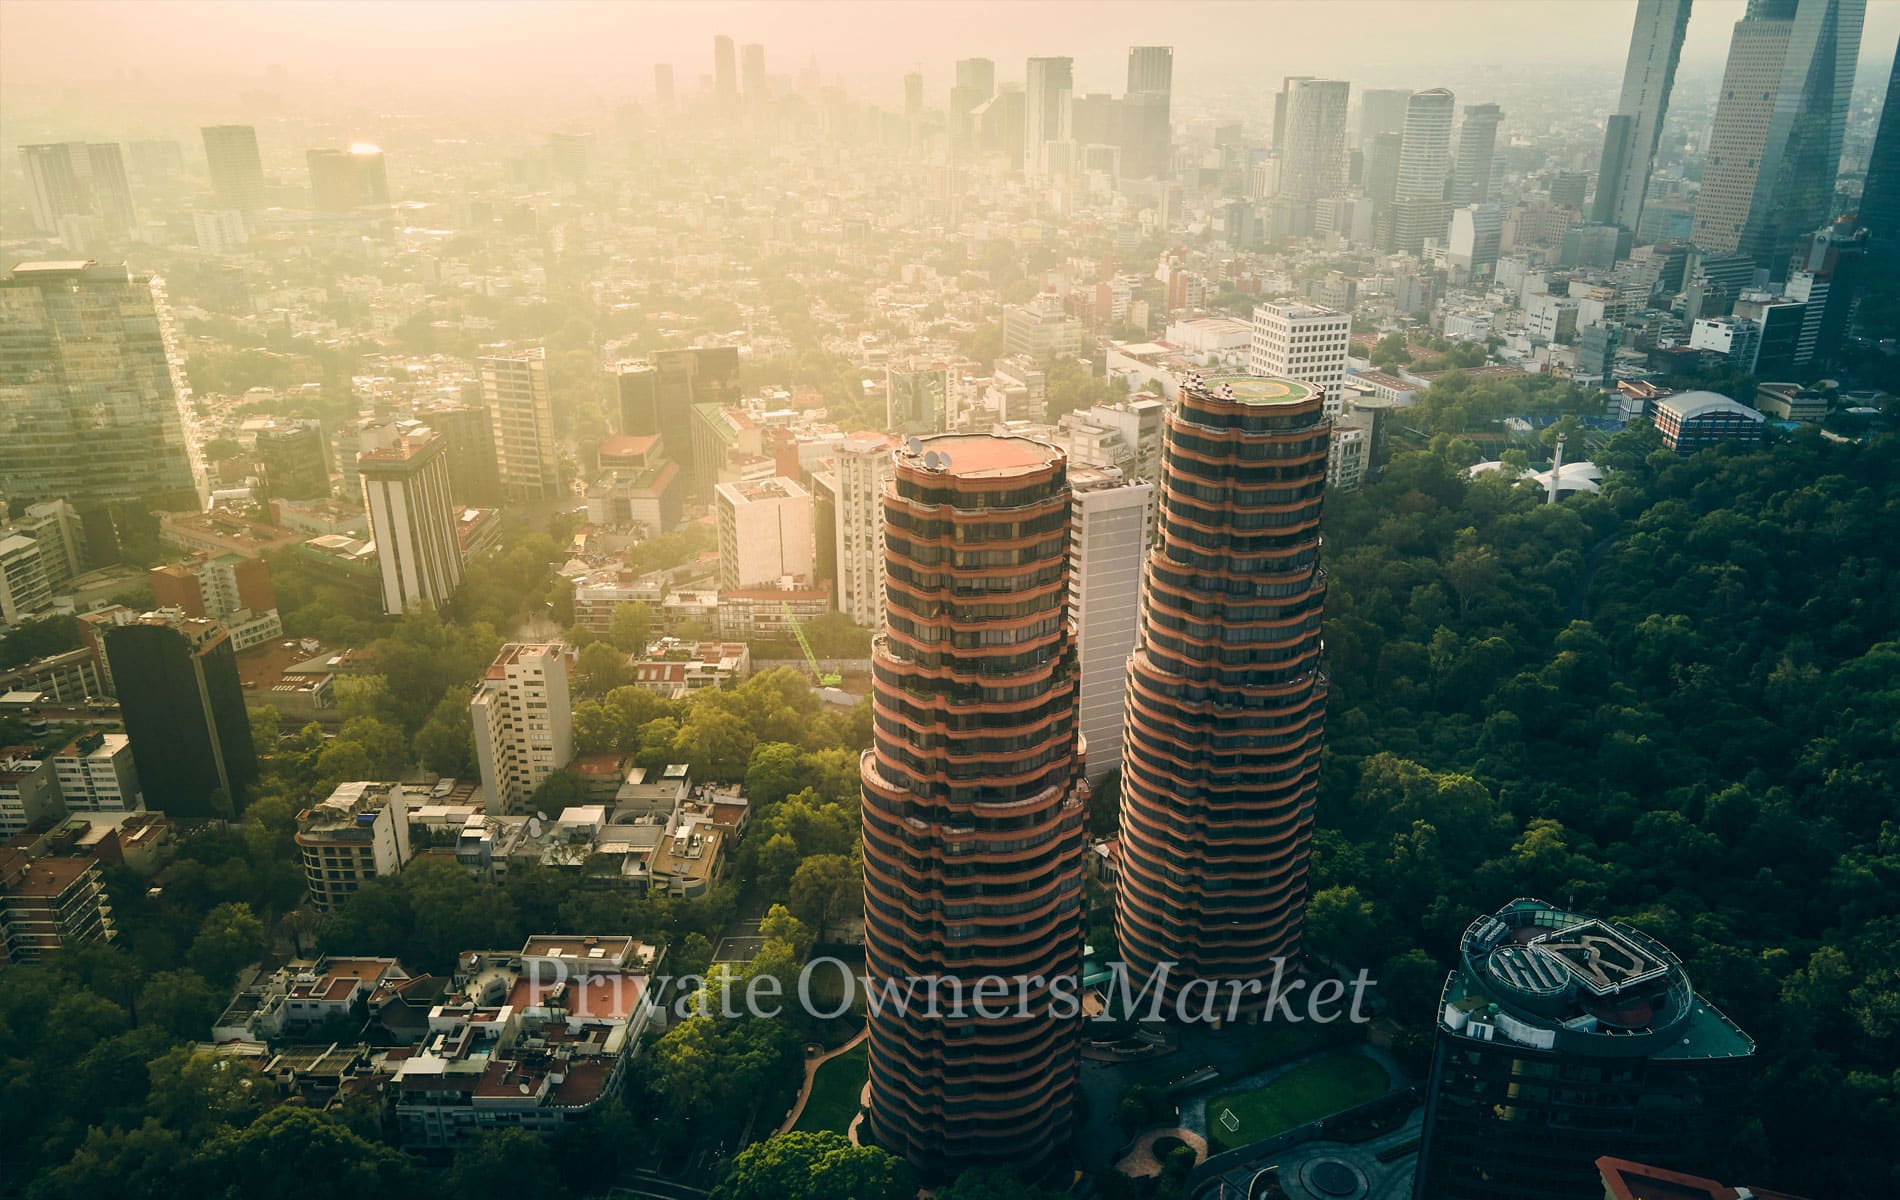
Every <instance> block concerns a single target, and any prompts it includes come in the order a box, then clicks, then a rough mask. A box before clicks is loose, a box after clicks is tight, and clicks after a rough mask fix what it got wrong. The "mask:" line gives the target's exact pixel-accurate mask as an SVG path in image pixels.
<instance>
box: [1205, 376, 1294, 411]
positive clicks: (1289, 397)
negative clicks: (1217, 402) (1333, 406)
mask: <svg viewBox="0 0 1900 1200" xmlns="http://www.w3.org/2000/svg"><path fill="white" fill-rule="evenodd" d="M1201 387H1202V389H1203V390H1205V391H1207V392H1210V393H1213V394H1215V395H1218V396H1220V397H1222V398H1223V399H1228V400H1233V401H1234V402H1236V403H1238V404H1251V405H1269V404H1303V403H1305V402H1306V401H1308V400H1311V399H1312V398H1313V393H1314V389H1313V388H1312V387H1310V386H1308V385H1307V384H1304V383H1300V382H1298V381H1297V380H1293V379H1272V378H1269V377H1267V376H1264V375H1202V376H1201Z"/></svg>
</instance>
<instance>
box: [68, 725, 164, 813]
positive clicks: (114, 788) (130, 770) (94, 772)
mask: <svg viewBox="0 0 1900 1200" xmlns="http://www.w3.org/2000/svg"><path fill="white" fill-rule="evenodd" d="M53 774H54V777H55V778H56V779H57V780H58V781H59V795H60V800H61V801H62V802H63V803H64V804H65V806H66V811H67V812H74V813H78V812H95V813H120V812H136V811H138V810H139V809H141V808H143V807H145V805H144V801H143V798H142V797H141V795H140V793H139V772H138V767H137V766H136V765H135V764H134V763H133V761H132V740H131V739H130V738H128V737H126V735H125V734H123V733H96V732H95V733H85V734H81V735H80V736H79V737H78V738H76V739H74V740H73V741H71V742H68V743H67V744H66V746H65V748H64V749H62V750H61V751H60V752H59V753H57V754H55V755H54V756H53Z"/></svg>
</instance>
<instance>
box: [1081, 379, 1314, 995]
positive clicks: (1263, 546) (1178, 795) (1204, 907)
mask: <svg viewBox="0 0 1900 1200" xmlns="http://www.w3.org/2000/svg"><path fill="white" fill-rule="evenodd" d="M1329 436H1330V429H1329V422H1328V421H1327V419H1326V416H1325V414H1324V412H1323V409H1322V391H1321V389H1320V388H1318V387H1314V386H1310V385H1307V384H1303V383H1299V382H1295V381H1293V380H1284V379H1270V378H1261V377H1258V376H1245V375H1233V376H1218V377H1210V378H1205V379H1203V378H1200V377H1198V376H1196V377H1190V378H1189V379H1188V380H1187V381H1185V382H1184V383H1183V384H1182V386H1181V391H1180V399H1179V402H1178V403H1177V404H1176V405H1175V407H1174V408H1173V409H1172V410H1171V411H1170V412H1169V413H1168V420H1167V434H1166V442H1165V443H1164V447H1165V448H1164V457H1163V462H1162V468H1161V486H1160V527H1159V530H1158V532H1157V534H1156V537H1155V544H1154V549H1153V551H1152V552H1151V553H1150V554H1149V557H1148V567H1147V580H1146V584H1145V587H1144V590H1143V594H1142V614H1141V626H1140V629H1139V630H1138V632H1137V635H1136V643H1135V650H1134V654H1133V656H1132V658H1131V659H1130V662H1129V671H1128V691H1127V706H1128V708H1127V716H1126V720H1125V723H1124V726H1125V727H1124V732H1123V752H1122V776H1121V852H1122V869H1121V876H1120V881H1119V884H1118V890H1117V895H1116V908H1115V929H1116V936H1117V939H1118V941H1119V943H1120V947H1121V952H1122V957H1123V958H1124V959H1125V960H1126V962H1127V964H1128V969H1129V973H1130V974H1131V975H1133V976H1136V977H1141V976H1144V975H1146V974H1148V973H1150V972H1152V971H1154V970H1156V968H1158V967H1160V966H1161V965H1162V964H1164V963H1165V964H1172V966H1171V968H1170V972H1171V973H1170V976H1169V978H1168V980H1167V981H1166V982H1165V984H1164V985H1163V992H1164V994H1165V995H1168V996H1174V995H1178V993H1179V989H1180V987H1181V985H1182V984H1183V983H1185V982H1187V981H1189V980H1192V979H1208V980H1215V981H1225V980H1237V981H1249V980H1261V979H1265V978H1269V977H1271V976H1272V974H1273V970H1274V960H1275V959H1276V957H1278V956H1290V955H1293V954H1296V953H1297V952H1298V950H1299V947H1300V935H1301V930H1302V918H1303V915H1304V911H1305V907H1306V895H1307V857H1308V852H1309V849H1310V845H1311V841H1312V833H1313V801H1314V796H1315V793H1316V792H1317V789H1318V784H1319V755H1320V736H1321V731H1322V729H1323V726H1324V722H1325V715H1326V676H1325V675H1324V673H1322V671H1321V670H1320V651H1321V644H1320V613H1321V609H1322V606H1323V604H1324V601H1325V596H1326V577H1325V573H1324V572H1323V571H1322V570H1321V569H1320V566H1319V557H1320V555H1319V550H1320V545H1319V517H1320V501H1321V497H1322V495H1323V493H1324V491H1325V482H1326V463H1327V448H1328V439H1329ZM1259 1001H1260V997H1259V996H1253V997H1243V998H1242V1008H1243V1010H1244V1009H1246V1008H1248V1007H1250V1006H1252V1005H1257V1004H1258V1003H1259Z"/></svg>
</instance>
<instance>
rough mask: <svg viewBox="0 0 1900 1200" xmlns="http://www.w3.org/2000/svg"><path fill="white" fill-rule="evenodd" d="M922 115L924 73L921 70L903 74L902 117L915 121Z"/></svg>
mask: <svg viewBox="0 0 1900 1200" xmlns="http://www.w3.org/2000/svg"><path fill="white" fill-rule="evenodd" d="M923 115H924V75H923V72H922V71H907V72H905V74H904V118H905V119H906V120H908V121H916V120H919V119H920V118H922V117H923Z"/></svg>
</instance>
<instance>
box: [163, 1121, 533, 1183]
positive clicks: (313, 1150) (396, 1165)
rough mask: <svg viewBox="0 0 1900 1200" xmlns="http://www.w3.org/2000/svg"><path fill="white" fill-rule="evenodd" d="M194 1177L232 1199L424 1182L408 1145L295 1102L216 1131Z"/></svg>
mask: <svg viewBox="0 0 1900 1200" xmlns="http://www.w3.org/2000/svg"><path fill="white" fill-rule="evenodd" d="M187 1178H190V1179H192V1180H193V1181H194V1183H195V1184H196V1186H195V1187H194V1188H192V1189H191V1191H192V1192H193V1193H195V1194H199V1195H211V1196H225V1197H230V1198H231V1200H239V1198H241V1197H247V1196H256V1195H261V1194H269V1195H271V1196H273V1197H278V1198H280V1200H333V1198H334V1197H335V1196H337V1195H339V1194H342V1195H352V1194H356V1195H377V1194H391V1195H401V1194H405V1193H407V1192H409V1191H412V1190H413V1189H414V1188H415V1186H416V1182H417V1181H416V1170H415V1167H414V1166H413V1165H412V1164H411V1163H410V1160H409V1159H408V1157H407V1156H405V1155H404V1154H403V1153H402V1152H401V1151H399V1150H394V1149H391V1148H390V1147H388V1146H384V1145H381V1144H380V1143H377V1142H371V1141H367V1140H365V1139H364V1138H362V1137H359V1136H358V1135H356V1134H355V1133H352V1132H351V1131H350V1129H349V1127H348V1126H347V1125H344V1124H343V1123H342V1122H341V1121H339V1120H337V1119H336V1118H335V1117H333V1116H331V1115H329V1114H328V1113H322V1112H315V1111H312V1110H311V1109H307V1108H297V1107H292V1106H285V1107H283V1108H279V1109H274V1110H272V1111H271V1112H268V1113H266V1114H264V1115H263V1116H261V1117H259V1118H257V1120H255V1121H253V1122H251V1123H250V1124H249V1125H248V1126H246V1127H244V1128H243V1129H227V1130H224V1131H223V1132H222V1133H219V1134H217V1135H216V1136H214V1137H213V1138H212V1139H211V1140H210V1141H209V1142H207V1143H206V1144H205V1145H204V1146H203V1147H202V1148H200V1150H199V1151H198V1155H197V1158H196V1160H195V1161H194V1162H193V1164H192V1169H191V1170H190V1171H189V1173H188V1175H187ZM512 1182H514V1183H516V1184H517V1185H520V1184H521V1183H522V1182H523V1181H520V1180H515V1181H512Z"/></svg>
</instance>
